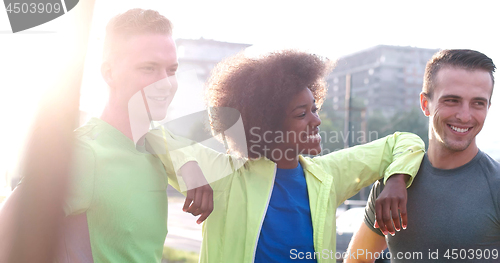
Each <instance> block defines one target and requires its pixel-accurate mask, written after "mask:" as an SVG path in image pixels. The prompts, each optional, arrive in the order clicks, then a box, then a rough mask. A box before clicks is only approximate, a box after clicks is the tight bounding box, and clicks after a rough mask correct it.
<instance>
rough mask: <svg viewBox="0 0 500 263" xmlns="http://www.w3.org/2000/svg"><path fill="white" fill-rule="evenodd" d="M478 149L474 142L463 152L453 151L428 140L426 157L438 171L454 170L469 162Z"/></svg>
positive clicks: (433, 140)
mask: <svg viewBox="0 0 500 263" xmlns="http://www.w3.org/2000/svg"><path fill="white" fill-rule="evenodd" d="M478 151H479V149H478V148H477V145H476V140H475V139H474V141H473V142H472V143H471V144H470V145H469V147H467V149H465V150H463V151H453V150H450V149H448V148H446V147H445V146H444V145H443V144H442V143H440V142H438V141H436V140H435V139H432V140H429V149H428V151H427V156H428V158H429V161H430V162H431V164H432V166H433V167H435V168H439V169H454V168H457V167H460V166H462V165H465V164H467V163H468V162H470V161H471V160H472V159H473V158H474V157H475V156H476V155H477V152H478Z"/></svg>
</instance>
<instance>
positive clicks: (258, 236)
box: [252, 163, 278, 262]
mask: <svg viewBox="0 0 500 263" xmlns="http://www.w3.org/2000/svg"><path fill="white" fill-rule="evenodd" d="M277 167H278V165H277V164H276V163H275V164H274V174H273V182H272V184H271V191H269V196H268V197H267V203H266V208H265V209H264V214H263V215H262V220H260V226H259V234H258V235H257V240H255V247H254V249H253V257H252V262H255V254H257V244H258V243H259V238H260V231H262V225H263V224H264V218H266V214H267V208H268V207H269V202H270V201H271V195H272V194H273V189H274V180H276V171H277V170H276V169H277Z"/></svg>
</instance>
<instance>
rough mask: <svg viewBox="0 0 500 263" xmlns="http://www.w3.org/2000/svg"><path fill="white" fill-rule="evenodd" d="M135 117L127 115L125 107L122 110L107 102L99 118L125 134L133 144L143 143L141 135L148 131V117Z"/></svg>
mask: <svg viewBox="0 0 500 263" xmlns="http://www.w3.org/2000/svg"><path fill="white" fill-rule="evenodd" d="M137 119H138V118H135V117H134V116H129V114H128V110H127V109H125V110H123V109H121V108H120V107H117V106H116V105H113V104H112V103H109V102H108V104H106V107H105V108H104V111H103V112H102V114H101V120H103V121H105V122H107V123H109V124H110V125H111V126H113V127H115V128H116V129H117V130H119V131H120V132H122V133H123V134H124V135H125V136H127V137H128V138H129V139H130V140H132V141H133V142H134V144H143V143H144V137H143V135H144V134H146V133H147V132H148V131H149V125H150V122H149V119H147V120H146V121H144V120H143V121H138V120H137ZM139 119H140V118H139ZM131 120H132V121H131ZM131 123H132V125H131Z"/></svg>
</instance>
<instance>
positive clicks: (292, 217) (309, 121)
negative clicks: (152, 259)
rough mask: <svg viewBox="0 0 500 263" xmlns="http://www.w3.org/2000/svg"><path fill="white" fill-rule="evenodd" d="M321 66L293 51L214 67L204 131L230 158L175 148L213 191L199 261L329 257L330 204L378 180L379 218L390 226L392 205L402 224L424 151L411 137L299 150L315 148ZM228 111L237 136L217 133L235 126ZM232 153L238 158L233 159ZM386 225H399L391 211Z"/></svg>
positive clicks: (324, 68) (325, 69) (241, 57)
mask: <svg viewBox="0 0 500 263" xmlns="http://www.w3.org/2000/svg"><path fill="white" fill-rule="evenodd" d="M330 69H331V62H329V61H327V60H325V59H323V58H321V57H319V56H316V55H312V54H308V53H305V52H300V51H294V50H287V51H280V52H274V53H269V54H266V55H262V56H260V57H248V56H246V55H245V53H241V54H238V55H236V56H234V57H232V58H229V59H227V60H225V61H223V62H221V63H220V64H219V65H217V67H216V68H215V69H214V71H213V72H212V76H211V78H210V80H209V82H208V85H207V88H206V94H205V101H206V103H207V106H208V107H209V108H210V126H211V130H212V133H213V134H214V135H218V136H219V137H220V139H221V141H224V142H225V143H226V144H225V145H226V146H227V147H228V148H229V150H230V152H232V153H238V155H239V157H237V158H236V157H234V154H233V155H229V154H220V153H217V152H215V151H213V150H210V149H208V148H205V147H203V146H201V145H197V146H196V148H195V149H194V150H193V148H190V150H189V151H188V150H185V152H184V153H185V155H186V156H190V159H185V160H193V161H196V162H197V163H198V165H199V167H200V168H201V170H200V171H202V172H203V174H204V175H205V176H206V178H207V179H208V182H210V186H211V187H212V188H213V191H214V207H213V212H212V213H211V215H210V216H209V217H208V219H207V220H206V221H205V222H204V226H203V242H202V248H201V255H200V262H214V263H218V262H294V261H295V260H296V259H303V260H305V261H308V262H335V261H336V257H337V258H338V257H339V253H336V252H335V247H336V245H335V238H336V231H335V219H336V216H335V212H336V208H337V207H338V206H339V205H340V204H342V202H344V200H346V199H347V198H349V197H351V196H353V195H354V194H356V193H357V192H358V191H359V190H360V189H361V188H363V187H365V186H368V185H370V184H371V183H373V182H375V181H376V180H378V179H381V178H385V181H386V187H385V188H384V191H386V192H385V194H383V195H382V198H381V201H380V202H379V203H378V206H377V209H379V210H377V211H380V212H379V213H378V214H377V216H378V217H377V220H378V222H381V223H380V224H379V225H380V227H381V229H382V230H383V231H390V232H391V233H393V232H394V228H393V223H392V218H391V217H390V211H393V213H392V214H393V215H398V216H399V211H398V209H399V210H400V211H401V219H402V222H403V227H405V224H406V217H405V209H406V205H405V204H406V186H409V184H410V183H411V181H412V179H413V177H414V176H415V174H416V173H417V171H418V168H419V166H420V162H421V160H422V157H423V154H424V143H423V142H422V140H420V138H418V136H416V135H414V134H408V133H395V134H393V135H390V136H387V137H385V138H382V139H379V140H376V141H373V142H371V143H368V144H365V145H360V146H356V147H352V148H349V149H344V150H341V151H337V152H333V153H330V154H327V155H323V156H318V157H315V158H310V157H304V156H302V154H308V155H317V154H319V153H320V152H321V144H320V143H321V136H320V135H319V126H320V124H321V120H320V118H319V116H318V111H319V108H320V107H321V104H322V103H323V101H324V99H325V96H326V82H325V80H324V78H325V76H326V75H327V74H328V73H329V70H330ZM227 109H232V111H231V110H229V111H228V110H227ZM234 112H238V113H239V116H238V117H240V118H241V121H242V123H243V127H244V128H243V130H244V133H245V139H244V140H238V138H235V136H234V133H231V132H226V131H228V130H230V129H231V127H232V126H233V125H234V123H235V118H234V116H233V115H234ZM238 160H239V161H242V162H244V163H245V164H244V165H242V166H235V165H234V164H235V162H236V161H238ZM198 170H199V169H198ZM192 171H194V172H195V171H196V169H193V170H192ZM226 174H228V175H227V176H225V175H226ZM221 175H224V176H222V178H221ZM408 175H409V176H408ZM214 178H215V179H214ZM382 222H383V223H382ZM394 226H395V228H396V229H399V228H400V227H401V224H400V220H399V217H398V219H397V220H396V219H395V220H394Z"/></svg>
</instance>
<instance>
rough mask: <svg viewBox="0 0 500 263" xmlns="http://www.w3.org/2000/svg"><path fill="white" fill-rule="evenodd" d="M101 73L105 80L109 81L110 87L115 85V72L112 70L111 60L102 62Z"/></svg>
mask: <svg viewBox="0 0 500 263" xmlns="http://www.w3.org/2000/svg"><path fill="white" fill-rule="evenodd" d="M101 75H102V78H103V79H104V81H106V83H108V86H109V87H112V86H113V85H112V84H113V74H112V70H111V63H109V62H103V63H102V64H101Z"/></svg>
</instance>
